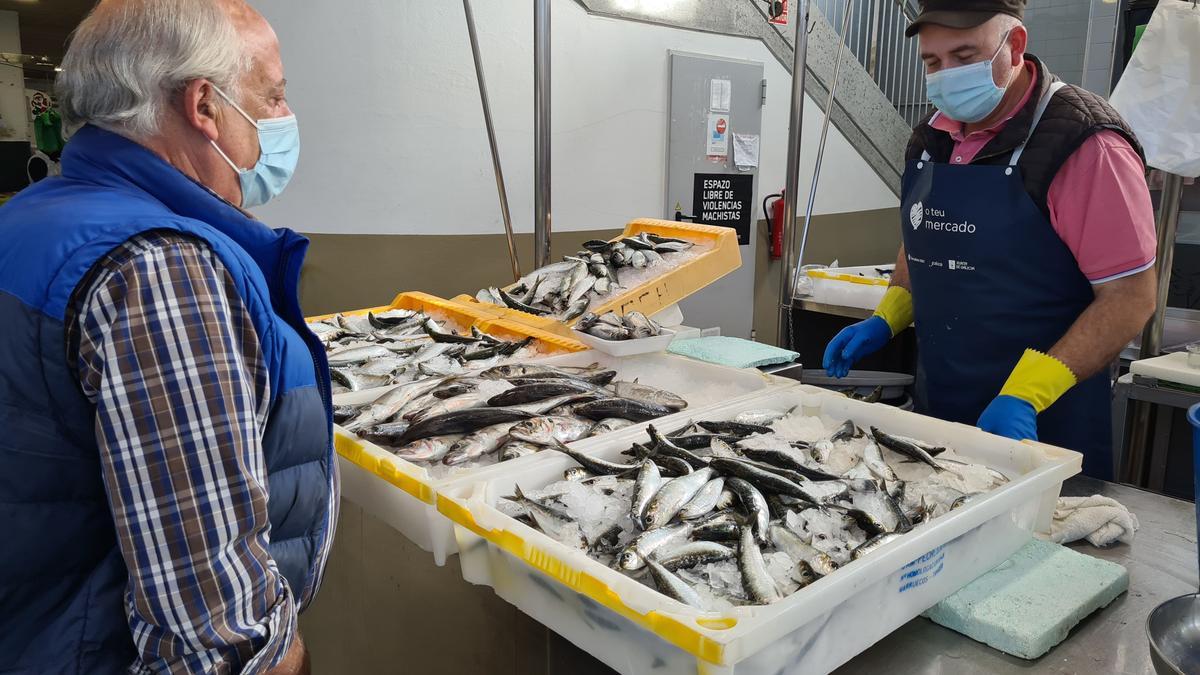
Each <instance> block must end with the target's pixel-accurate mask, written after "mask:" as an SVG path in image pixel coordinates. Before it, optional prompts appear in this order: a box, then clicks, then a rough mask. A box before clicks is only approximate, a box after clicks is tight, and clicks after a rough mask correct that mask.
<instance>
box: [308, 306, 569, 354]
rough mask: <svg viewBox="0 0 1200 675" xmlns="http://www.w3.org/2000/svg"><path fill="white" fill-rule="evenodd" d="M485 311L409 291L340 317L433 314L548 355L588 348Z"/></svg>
mask: <svg viewBox="0 0 1200 675" xmlns="http://www.w3.org/2000/svg"><path fill="white" fill-rule="evenodd" d="M484 307H486V305H483V304H481V303H478V302H475V303H474V305H465V304H463V303H461V302H456V301H453V300H443V299H442V298H439V297H437V296H434V295H430V294H428V293H422V292H420V291H409V292H407V293H401V294H399V295H397V296H396V298H395V299H394V300H392V304H390V305H383V306H380V307H368V308H366V309H356V310H353V311H349V312H339V313H340V314H343V315H346V316H357V315H360V314H366V313H367V312H386V311H388V310H392V309H412V310H421V311H434V312H439V313H441V314H443V315H445V316H447V317H448V318H450V319H452V320H453V321H454V322H455V323H458V324H460V325H461V326H463V327H470V326H477V327H478V328H479V330H482V331H484V332H485V333H487V334H489V335H491V336H493V337H496V338H500V339H502V340H521V339H524V338H526V337H533V338H534V339H536V340H537V341H538V342H540V343H541V345H540V346H541V349H542V351H544V352H545V353H546V354H547V355H549V354H567V353H571V352H581V351H584V350H586V349H587V348H588V346H587V345H585V344H583V343H582V342H580V341H578V340H574V339H572V338H569V337H565V336H563V335H560V334H556V333H554V332H553V331H546V330H542V329H540V328H538V327H536V326H532V325H529V324H522V323H517V322H515V321H511V320H506V319H503V318H501V317H500V315H499V314H498V313H496V312H490V311H485V310H484ZM333 316H336V314H322V315H320V316H312V317H309V318H308V319H306V321H310V322H311V321H320V320H322V319H328V318H330V317H333ZM535 318H536V317H535Z"/></svg>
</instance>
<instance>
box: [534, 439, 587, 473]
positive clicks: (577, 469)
mask: <svg viewBox="0 0 1200 675" xmlns="http://www.w3.org/2000/svg"><path fill="white" fill-rule="evenodd" d="M533 447H535V448H536V447H537V446H536V445H535V446H533ZM591 477H592V474H591V473H589V472H588V470H587V469H585V468H583V467H582V466H573V467H571V468H569V469H567V470H566V471H564V472H563V480H566V481H583V480H587V479H588V478H591Z"/></svg>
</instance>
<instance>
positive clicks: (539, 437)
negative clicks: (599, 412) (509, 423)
mask: <svg viewBox="0 0 1200 675" xmlns="http://www.w3.org/2000/svg"><path fill="white" fill-rule="evenodd" d="M591 430H592V423H591V422H590V421H588V420H584V419H580V418H578V417H535V418H533V419H530V420H525V421H524V422H521V423H520V424H518V425H516V426H514V427H512V428H511V429H510V430H509V432H508V435H509V436H512V438H513V439H514V440H518V441H525V442H526V443H533V444H534V445H541V446H549V445H555V444H556V443H570V442H572V441H577V440H579V439H581V438H583V437H585V436H587V434H588V432H590V431H591Z"/></svg>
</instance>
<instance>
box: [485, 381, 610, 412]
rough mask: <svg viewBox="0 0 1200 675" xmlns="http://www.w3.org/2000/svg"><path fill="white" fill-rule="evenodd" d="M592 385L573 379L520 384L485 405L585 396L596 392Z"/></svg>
mask: <svg viewBox="0 0 1200 675" xmlns="http://www.w3.org/2000/svg"><path fill="white" fill-rule="evenodd" d="M598 389H599V387H597V386H596V385H594V384H589V383H587V382H584V381H582V380H574V379H565V378H559V379H553V380H541V381H539V382H533V383H530V384H522V385H520V386H516V387H513V388H512V389H509V390H507V391H502V392H500V393H499V394H496V395H495V396H493V397H491V398H490V399H488V402H487V404H488V405H489V406H492V407H493V408H503V407H505V406H512V405H521V404H524V403H533V402H535V401H545V400H546V399H548V398H554V397H556V396H563V395H564V394H587V393H591V392H595V391H596V390H598Z"/></svg>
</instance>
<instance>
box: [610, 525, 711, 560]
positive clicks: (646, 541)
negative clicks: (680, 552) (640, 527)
mask: <svg viewBox="0 0 1200 675" xmlns="http://www.w3.org/2000/svg"><path fill="white" fill-rule="evenodd" d="M692 528H693V526H692V525H689V524H687V523H681V524H679V525H672V526H670V527H660V528H657V529H653V530H646V531H645V532H643V533H641V534H639V535H638V536H637V538H636V539H634V540H633V541H632V542H630V543H629V545H628V546H626V547H625V550H623V551H621V554H620V555H618V556H617V566H618V567H620V568H621V569H623V570H625V571H627V572H632V571H634V570H639V569H641V568H643V567H645V566H646V558H647V557H649V556H651V555H653V554H654V552H655V551H657V550H658V549H659V548H661V547H663V546H669V545H671V544H678V543H682V542H684V541H687V538H688V537H689V536H691V534H692Z"/></svg>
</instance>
